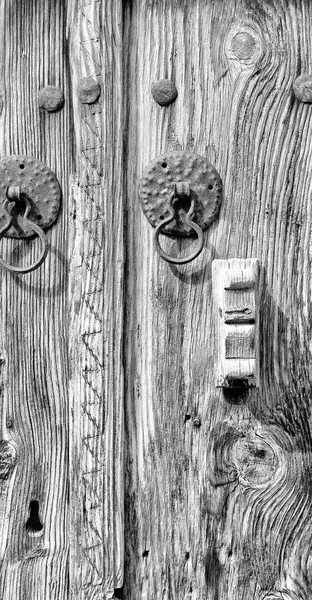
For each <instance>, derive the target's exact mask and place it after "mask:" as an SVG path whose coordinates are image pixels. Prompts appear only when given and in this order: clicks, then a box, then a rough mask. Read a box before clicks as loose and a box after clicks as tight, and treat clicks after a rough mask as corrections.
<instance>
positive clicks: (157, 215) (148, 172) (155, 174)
mask: <svg viewBox="0 0 312 600" xmlns="http://www.w3.org/2000/svg"><path fill="white" fill-rule="evenodd" d="M221 199H222V182H221V178H220V175H219V173H218V172H217V171H216V169H215V168H214V167H213V166H212V165H211V164H210V163H209V162H208V160H207V159H206V158H204V157H203V156H199V155H198V154H195V153H193V152H184V151H176V152H170V153H167V154H163V155H162V156H159V157H158V158H156V159H155V160H154V161H153V162H151V163H150V164H149V165H148V166H147V167H146V168H145V170H144V173H143V177H142V179H141V182H140V202H141V206H142V210H143V212H144V214H145V216H146V217H147V219H148V221H149V222H150V223H151V225H153V227H155V232H154V247H155V248H156V250H157V252H158V254H159V255H160V256H161V258H163V259H164V260H165V261H167V262H169V263H173V264H185V263H188V262H190V261H192V260H194V259H195V258H196V257H197V256H198V255H199V254H200V252H201V251H202V249H203V246H204V235H203V231H204V230H205V229H207V227H209V225H210V224H211V223H212V222H213V221H214V220H215V219H216V218H217V216H218V214H219V211H220V206H221ZM161 233H162V234H164V235H166V236H178V237H194V236H197V237H198V241H197V245H196V248H195V250H193V252H192V253H191V254H190V255H189V256H186V257H184V258H174V257H172V256H169V255H168V254H166V252H165V251H164V250H163V249H162V248H161V246H160V243H159V236H160V234H161Z"/></svg>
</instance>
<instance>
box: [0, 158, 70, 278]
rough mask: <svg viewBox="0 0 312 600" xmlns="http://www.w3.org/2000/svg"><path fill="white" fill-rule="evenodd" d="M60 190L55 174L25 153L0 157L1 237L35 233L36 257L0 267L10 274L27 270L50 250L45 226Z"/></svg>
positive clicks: (54, 212)
mask: <svg viewBox="0 0 312 600" xmlns="http://www.w3.org/2000/svg"><path fill="white" fill-rule="evenodd" d="M60 200H61V190H60V186H59V183H58V181H57V179H56V177H55V175H54V173H53V172H52V171H51V170H50V169H49V168H48V167H47V166H46V165H45V164H43V163H42V162H40V161H39V160H36V159H34V158H30V157H28V156H6V157H4V158H2V159H1V160H0V211H1V212H0V240H1V239H2V238H3V237H10V238H28V237H31V236H34V235H36V234H37V235H38V237H39V238H40V241H41V252H40V256H39V258H38V259H37V260H36V261H35V262H34V263H33V264H32V265H29V266H26V267H16V266H13V265H10V264H8V263H7V262H5V261H4V260H3V258H1V257H0V266H2V267H3V268H4V269H7V270H8V271H12V272H13V273H30V272H31V271H34V270H35V269H38V267H40V265H42V263H43V262H44V260H45V258H46V256H47V252H48V249H49V246H48V241H47V237H46V235H45V233H44V231H43V230H44V229H46V228H47V227H49V226H50V225H52V223H53V222H54V221H55V219H56V217H57V215H58V212H59V208H60Z"/></svg>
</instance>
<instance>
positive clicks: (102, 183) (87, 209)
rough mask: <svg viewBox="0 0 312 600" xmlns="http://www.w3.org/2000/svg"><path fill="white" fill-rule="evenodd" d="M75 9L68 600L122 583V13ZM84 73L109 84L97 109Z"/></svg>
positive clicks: (97, 5) (100, 7)
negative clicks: (88, 97)
mask: <svg viewBox="0 0 312 600" xmlns="http://www.w3.org/2000/svg"><path fill="white" fill-rule="evenodd" d="M73 8H74V10H73V11H72V13H71V14H70V19H69V27H70V32H71V33H70V37H71V53H70V56H71V66H72V86H73V105H74V129H75V140H76V154H75V156H76V175H75V177H74V180H73V187H72V209H71V210H72V213H71V217H72V220H71V234H72V263H71V269H70V282H71V292H70V296H71V314H70V319H71V324H70V329H71V333H70V351H71V375H70V397H71V422H70V425H71V427H70V465H71V467H70V474H71V489H70V512H71V521H70V539H71V548H70V557H71V560H70V598H73V599H75V600H76V599H78V598H79V599H81V600H85V599H91V598H92V600H96V599H99V600H100V599H102V598H111V597H112V596H113V594H114V589H115V588H117V589H118V588H120V587H121V586H122V583H123V548H124V545H123V483H124V473H123V445H124V435H123V367H122V335H123V333H122V327H123V280H122V275H123V223H122V218H123V206H122V182H123V176H122V161H121V158H122V112H121V111H122V96H121V94H122V88H121V84H122V79H121V53H120V47H121V42H122V39H121V33H120V30H119V28H120V25H121V17H120V15H119V12H120V6H119V2H114V1H111V2H105V3H103V4H102V3H101V2H97V1H94V0H90V1H89V0H87V1H86V0H83V1H82V2H79V3H78V9H77V4H76V3H74V4H73ZM75 8H76V9H77V10H75ZM86 76H92V77H93V79H95V81H98V82H99V83H100V84H101V87H102V96H101V98H99V100H98V101H97V102H95V103H92V104H90V105H88V104H81V103H80V102H79V100H78V98H77V88H78V86H79V81H80V79H81V78H82V77H86Z"/></svg>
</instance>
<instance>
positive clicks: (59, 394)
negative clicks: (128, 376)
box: [0, 0, 72, 600]
mask: <svg viewBox="0 0 312 600" xmlns="http://www.w3.org/2000/svg"><path fill="white" fill-rule="evenodd" d="M0 11H1V19H0V28H1V34H0V40H1V41H0V44H1V57H0V71H1V90H2V98H3V111H2V115H1V132H0V133H1V135H0V147H1V155H4V154H26V155H29V156H34V157H36V158H38V159H40V160H42V161H43V162H45V163H46V164H47V165H48V166H49V167H50V168H51V169H52V170H53V171H54V172H55V174H56V176H57V178H58V180H59V182H60V185H61V188H62V191H63V200H62V207H61V214H60V216H59V218H58V220H57V222H56V223H55V224H54V225H53V227H52V228H51V229H50V230H49V231H48V233H47V235H48V239H49V242H50V244H51V248H50V251H49V254H48V256H47V258H46V261H45V263H44V265H43V266H42V267H41V268H40V269H39V270H37V271H35V272H33V273H31V274H28V275H24V276H19V275H13V274H11V273H8V272H4V271H2V270H1V272H0V286H1V294H0V323H1V326H0V330H1V334H0V336H1V341H0V347H1V350H0V355H1V358H2V359H3V360H2V367H1V403H0V407H1V408H0V414H1V439H2V440H3V441H2V442H1V458H0V460H1V465H2V469H1V470H2V474H3V465H4V464H5V462H6V461H7V460H8V459H7V458H5V457H6V456H7V450H6V455H5V454H4V450H5V449H6V448H7V444H9V448H10V447H13V448H15V449H16V464H15V466H13V472H12V477H11V478H10V477H9V478H7V479H4V478H3V477H1V478H0V488H1V490H0V496H1V500H0V502H1V509H0V510H1V517H2V519H3V520H2V529H1V533H2V535H1V540H0V561H1V563H0V597H1V598H2V599H3V600H9V599H10V598H16V599H17V600H22V599H25V598H32V599H33V600H39V599H40V600H42V599H43V598H47V599H48V598H49V599H51V600H52V599H55V600H56V599H58V600H59V599H60V598H66V597H67V594H68V542H67V536H68V534H67V531H68V529H67V528H68V521H67V497H68V412H67V411H68V404H67V380H68V373H67V349H66V338H67V335H68V327H67V306H68V304H67V293H68V292H67V276H66V275H67V269H66V243H67V242H66V229H67V210H68V203H67V182H68V173H69V171H70V169H71V154H72V153H71V136H70V116H69V91H68V89H69V87H68V81H67V67H66V45H65V21H66V14H65V10H64V3H63V2H62V1H60V0H56V1H55V2H49V1H47V0H44V1H42V2H41V1H38V0H35V1H34V2H26V3H25V2H22V3H19V2H13V1H11V0H2V1H1V4H0ZM47 84H52V85H57V86H59V87H60V88H61V89H62V90H63V92H64V94H65V99H66V100H65V106H64V108H63V109H62V110H61V111H60V112H58V113H51V114H48V113H46V112H44V111H43V110H40V109H39V107H38V100H37V96H38V91H39V89H40V88H41V87H43V86H45V85H47ZM0 246H1V249H0V252H1V254H2V255H5V256H6V257H7V258H9V260H11V261H12V260H13V259H15V260H16V262H19V264H21V265H22V264H24V265H26V264H30V263H31V262H33V261H34V259H35V256H37V255H38V250H39V243H38V240H28V241H18V240H17V241H15V240H5V241H1V243H0ZM4 459H5V460H4ZM3 501H4V502H3ZM31 502H37V503H38V516H39V519H40V521H41V524H42V526H43V529H42V530H41V531H35V530H33V529H32V528H30V529H27V528H26V523H27V521H28V519H29V516H30V511H29V507H30V503H31Z"/></svg>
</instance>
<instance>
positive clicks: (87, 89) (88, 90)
mask: <svg viewBox="0 0 312 600" xmlns="http://www.w3.org/2000/svg"><path fill="white" fill-rule="evenodd" d="M77 93H78V98H79V100H80V102H82V104H93V102H95V101H96V100H97V99H98V97H99V95H100V93H101V88H100V86H99V84H98V82H97V81H96V80H95V79H93V77H82V79H80V81H79V83H78V87H77Z"/></svg>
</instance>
